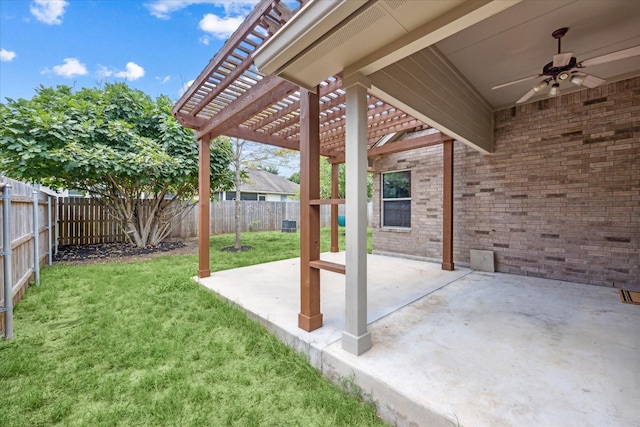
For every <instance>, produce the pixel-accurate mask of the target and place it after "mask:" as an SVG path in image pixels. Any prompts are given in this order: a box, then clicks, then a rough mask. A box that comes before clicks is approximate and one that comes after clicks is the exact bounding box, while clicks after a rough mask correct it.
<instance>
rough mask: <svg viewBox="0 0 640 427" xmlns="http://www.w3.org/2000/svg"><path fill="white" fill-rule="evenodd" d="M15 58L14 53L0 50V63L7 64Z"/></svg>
mask: <svg viewBox="0 0 640 427" xmlns="http://www.w3.org/2000/svg"><path fill="white" fill-rule="evenodd" d="M15 57H16V53H15V52H12V51H10V50H7V49H4V48H3V49H2V50H0V61H2V62H9V61H13V59H14V58H15Z"/></svg>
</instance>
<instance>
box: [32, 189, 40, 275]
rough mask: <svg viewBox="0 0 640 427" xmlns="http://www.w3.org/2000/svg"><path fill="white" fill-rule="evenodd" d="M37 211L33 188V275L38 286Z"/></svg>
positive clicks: (36, 194) (38, 232) (36, 197)
mask: <svg viewBox="0 0 640 427" xmlns="http://www.w3.org/2000/svg"><path fill="white" fill-rule="evenodd" d="M39 216H40V215H39V212H38V190H33V275H34V277H35V281H36V286H40V218H39Z"/></svg>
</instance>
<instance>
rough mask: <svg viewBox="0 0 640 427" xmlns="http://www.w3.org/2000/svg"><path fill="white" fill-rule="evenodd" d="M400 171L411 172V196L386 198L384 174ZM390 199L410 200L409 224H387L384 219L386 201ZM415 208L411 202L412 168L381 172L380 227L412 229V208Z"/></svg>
mask: <svg viewBox="0 0 640 427" xmlns="http://www.w3.org/2000/svg"><path fill="white" fill-rule="evenodd" d="M398 172H407V173H408V174H409V197H390V198H385V197H384V176H385V175H386V174H389V173H398ZM390 201H394V202H397V201H408V202H409V209H410V211H409V226H401V225H385V219H384V211H385V209H384V205H385V202H390ZM412 209H413V206H412V203H411V169H400V170H393V171H386V172H382V173H380V227H382V228H386V229H401V230H410V229H411V210H412Z"/></svg>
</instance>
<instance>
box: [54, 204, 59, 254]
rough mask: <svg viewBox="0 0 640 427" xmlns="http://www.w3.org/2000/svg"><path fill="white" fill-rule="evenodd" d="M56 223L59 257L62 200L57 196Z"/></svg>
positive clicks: (56, 241) (56, 245)
mask: <svg viewBox="0 0 640 427" xmlns="http://www.w3.org/2000/svg"><path fill="white" fill-rule="evenodd" d="M55 213H56V215H55V221H56V235H55V243H54V245H55V248H56V250H55V254H56V255H58V242H59V241H60V198H59V197H57V196H56V210H55Z"/></svg>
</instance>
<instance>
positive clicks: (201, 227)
mask: <svg viewBox="0 0 640 427" xmlns="http://www.w3.org/2000/svg"><path fill="white" fill-rule="evenodd" d="M198 145H199V147H198V148H199V151H198V277H200V278H203V277H209V276H211V266H210V263H209V230H210V226H209V222H210V218H209V209H210V204H211V200H210V198H211V195H210V193H211V178H210V177H211V162H210V159H211V139H210V138H209V135H205V136H204V137H203V138H202V139H200V140H199V141H198Z"/></svg>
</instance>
